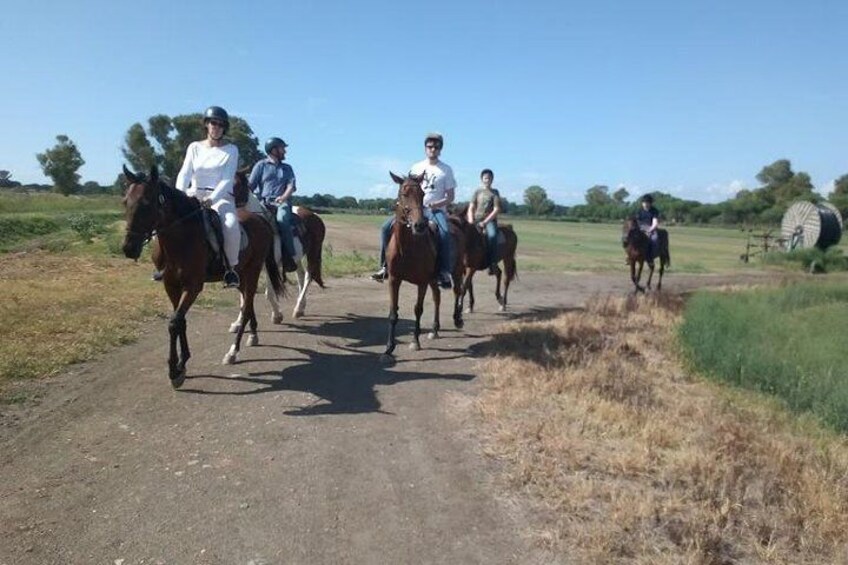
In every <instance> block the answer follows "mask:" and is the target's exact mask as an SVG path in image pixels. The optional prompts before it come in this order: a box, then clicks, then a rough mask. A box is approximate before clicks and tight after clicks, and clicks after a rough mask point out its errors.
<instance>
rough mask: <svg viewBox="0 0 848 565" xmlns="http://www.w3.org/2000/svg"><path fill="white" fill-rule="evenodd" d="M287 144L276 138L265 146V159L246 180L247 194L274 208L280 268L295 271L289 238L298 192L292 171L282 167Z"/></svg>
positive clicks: (257, 164)
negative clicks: (293, 199)
mask: <svg viewBox="0 0 848 565" xmlns="http://www.w3.org/2000/svg"><path fill="white" fill-rule="evenodd" d="M286 147H288V144H287V143H286V142H285V141H283V140H282V139H280V138H279V137H272V138H269V139H268V141H266V142H265V154H266V155H268V158H267V159H262V160H261V161H259V162H258V163H256V164H255V165H254V166H253V170H252V171H251V172H250V178H249V179H248V186H249V187H250V190H251V191H252V192H253V193H254V194H256V196H257V198H259V200H260V201H261V202H262V203H263V204H265V205H266V206H276V208H277V225H278V226H279V229H280V235H281V237H282V242H283V251H284V253H283V268H284V270H285V271H288V272H291V271H294V270H295V268H296V266H295V264H294V237H293V236H292V216H293V215H292V205H291V196H292V194H294V192H295V191H296V190H297V185H296V182H295V177H294V170H293V169H292V168H291V165H289V164H288V163H284V162H283V161H284V160H285V158H286Z"/></svg>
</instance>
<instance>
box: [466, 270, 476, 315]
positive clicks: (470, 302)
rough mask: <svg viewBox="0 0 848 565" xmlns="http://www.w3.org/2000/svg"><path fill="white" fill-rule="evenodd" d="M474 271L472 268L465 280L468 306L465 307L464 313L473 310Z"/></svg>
mask: <svg viewBox="0 0 848 565" xmlns="http://www.w3.org/2000/svg"><path fill="white" fill-rule="evenodd" d="M475 272H476V271H474V270H472V271H471V272H470V274H469V275H468V279H467V282H466V285H465V286H466V287H467V288H468V308H466V309H465V313H466V314H471V313H472V312H474V273H475Z"/></svg>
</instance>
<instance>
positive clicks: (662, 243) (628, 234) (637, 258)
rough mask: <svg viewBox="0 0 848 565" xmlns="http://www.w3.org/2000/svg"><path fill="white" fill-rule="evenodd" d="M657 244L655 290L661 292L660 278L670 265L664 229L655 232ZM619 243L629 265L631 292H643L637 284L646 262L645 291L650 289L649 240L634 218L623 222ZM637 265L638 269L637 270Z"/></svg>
mask: <svg viewBox="0 0 848 565" xmlns="http://www.w3.org/2000/svg"><path fill="white" fill-rule="evenodd" d="M657 242H658V243H659V251H658V258H659V260H660V272H659V278H658V279H657V290H662V278H663V273H664V272H665V268H666V267H668V266H670V265H671V255H669V252H668V232H667V231H666V230H664V229H658V230H657ZM621 243H622V246H623V247H624V253H625V255H627V264H628V265H630V280H632V281H633V285H634V286H635V287H636V289H635V290H634V291H633V292H645V287H643V286H641V285H640V284H639V281H640V280H641V279H642V267H643V266H644V265H645V262H646V261H647V262H648V269H649V272H648V283H647V285H646V286H647V289H648V290H650V289H651V279H652V278H653V276H654V259H656V257H654V258H652V259H651V260H650V261H648V256H649V254H650V245H651V240H650V238H649V237H648V235H647V234H646V233H645V232H643V231H642V230H641V229H640V228H639V223H638V222H637V221H636V218H628V219H627V220H625V222H624V227H623V228H622V232H621ZM637 265H638V269H637Z"/></svg>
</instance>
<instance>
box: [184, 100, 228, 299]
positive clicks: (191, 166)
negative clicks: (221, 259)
mask: <svg viewBox="0 0 848 565" xmlns="http://www.w3.org/2000/svg"><path fill="white" fill-rule="evenodd" d="M203 125H204V127H205V128H206V139H204V140H202V141H193V142H192V143H191V144H189V146H188V149H186V156H185V160H184V161H183V166H182V168H181V169H180V172H179V174H178V175H177V183H176V184H177V188H178V189H179V190H182V191H184V192H185V193H186V194H188V195H189V196H195V197H196V198H197V199H198V200H200V201H201V202H205V201H208V202H209V203H210V204H211V207H212V209H213V210H215V211H216V212H218V215H219V216H220V217H221V226H222V227H223V231H224V255H225V256H226V262H227V265H226V267H227V270H226V272H225V273H224V286H226V287H238V286H239V276H238V273H236V271H235V268H236V265H238V261H239V257H238V255H239V246H240V245H241V233H240V231H239V225H238V218H237V217H236V205H235V197H234V196H233V182H234V179H235V176H236V170H237V169H238V159H239V153H238V147H236V146H235V145H233V144H232V143H229V142H227V141H226V140H224V136H225V135H226V134H227V130H228V129H229V127H230V117H229V115H228V114H227V111H226V110H224V109H223V108H221V107H219V106H210V107H209V108H207V109H206V112H205V113H204V114H203Z"/></svg>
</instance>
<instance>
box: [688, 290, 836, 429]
mask: <svg viewBox="0 0 848 565" xmlns="http://www.w3.org/2000/svg"><path fill="white" fill-rule="evenodd" d="M834 276H835V277H836V278H829V279H825V280H823V281H810V282H804V283H796V284H793V285H791V286H787V287H783V288H772V289H756V290H749V291H744V292H735V293H718V292H710V291H700V292H698V293H696V294H695V296H693V297H692V298H691V299H690V300H689V302H688V304H687V308H686V312H685V315H684V322H683V325H682V326H681V328H680V341H681V343H682V345H683V347H684V350H685V351H686V353H687V355H688V357H689V358H690V359H691V361H692V363H693V365H694V366H695V367H696V368H697V369H698V371H699V372H701V373H702V374H704V375H707V376H709V377H712V378H714V379H716V380H720V381H724V382H728V383H731V384H733V385H736V386H740V387H743V388H749V389H754V390H758V391H761V392H765V393H768V394H772V395H775V396H777V397H778V398H780V399H782V400H783V401H784V402H785V403H786V404H787V406H788V407H789V408H790V409H792V410H793V411H796V412H809V413H811V414H813V415H814V416H815V417H817V418H818V419H820V420H821V421H823V422H824V423H826V424H828V425H829V426H832V427H834V428H836V429H838V430H840V431H842V432H845V431H848V369H847V368H846V366H845V363H844V357H845V353H844V346H843V339H842V337H841V336H844V335H845V334H846V333H848V286H847V285H846V282H848V279H846V278H845V276H844V275H834Z"/></svg>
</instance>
